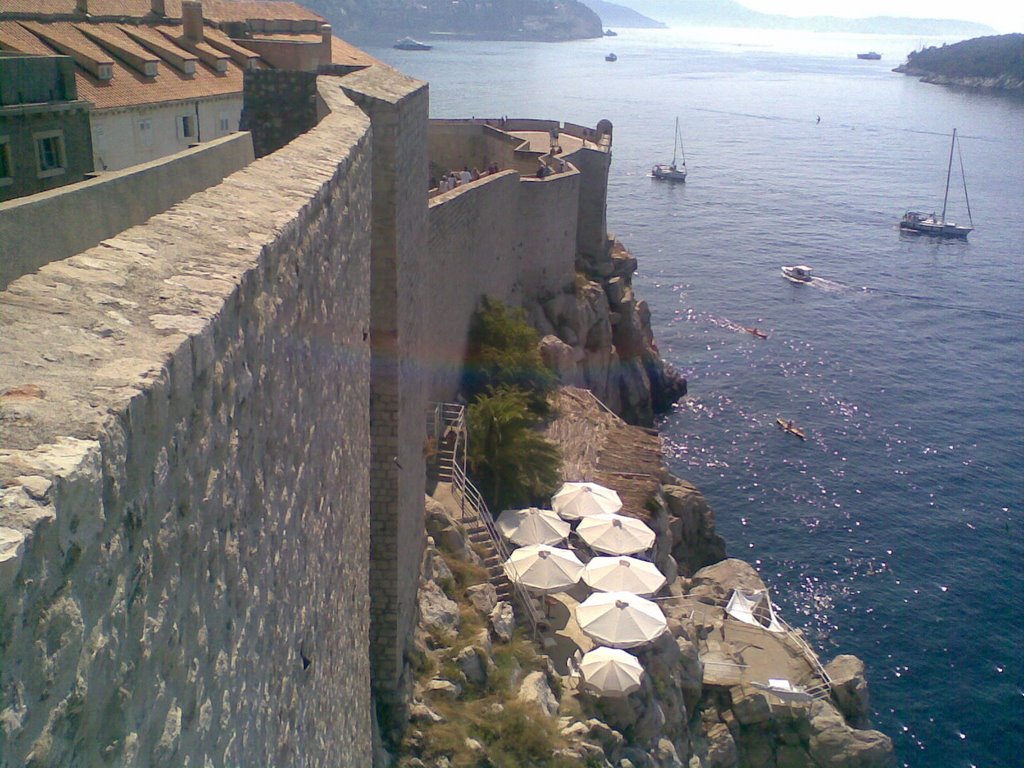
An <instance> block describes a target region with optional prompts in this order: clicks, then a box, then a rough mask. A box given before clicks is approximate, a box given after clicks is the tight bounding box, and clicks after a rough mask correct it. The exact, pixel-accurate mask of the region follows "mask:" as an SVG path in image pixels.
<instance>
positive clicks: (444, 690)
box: [423, 679, 462, 699]
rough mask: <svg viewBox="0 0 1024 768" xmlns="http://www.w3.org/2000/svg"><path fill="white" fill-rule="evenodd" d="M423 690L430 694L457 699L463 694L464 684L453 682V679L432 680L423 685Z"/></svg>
mask: <svg viewBox="0 0 1024 768" xmlns="http://www.w3.org/2000/svg"><path fill="white" fill-rule="evenodd" d="M423 691H424V692H425V693H429V694H436V695H438V696H444V697H446V698H449V699H457V698H459V696H461V695H462V686H461V685H458V684H457V683H453V682H452V681H451V680H441V679H437V680H430V681H428V682H427V683H426V684H425V685H424V686H423Z"/></svg>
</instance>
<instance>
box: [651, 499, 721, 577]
mask: <svg viewBox="0 0 1024 768" xmlns="http://www.w3.org/2000/svg"><path fill="white" fill-rule="evenodd" d="M662 492H663V494H664V496H665V501H666V503H667V505H668V514H669V530H670V531H671V533H672V547H673V548H672V555H673V557H675V559H676V561H677V562H678V563H679V565H680V567H681V568H682V569H683V572H684V573H687V574H691V573H693V572H694V571H696V570H698V569H699V568H702V567H704V566H706V565H709V564H711V563H716V562H718V561H719V560H721V559H722V558H724V557H725V540H724V539H722V537H721V536H719V535H718V533H717V531H716V530H715V514H714V512H712V510H711V508H710V507H709V506H708V503H707V500H706V499H705V498H704V494H702V493H701V492H700V491H699V490H697V488H695V487H694V486H693V485H691V484H690V483H687V482H685V481H681V480H679V481H677V482H676V484H674V485H665V486H664V487H663V488H662Z"/></svg>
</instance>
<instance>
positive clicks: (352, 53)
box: [331, 37, 385, 67]
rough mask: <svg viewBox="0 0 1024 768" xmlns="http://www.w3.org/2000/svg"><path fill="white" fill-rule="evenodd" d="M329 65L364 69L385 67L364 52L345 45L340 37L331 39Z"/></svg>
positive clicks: (347, 44) (348, 44)
mask: <svg viewBox="0 0 1024 768" xmlns="http://www.w3.org/2000/svg"><path fill="white" fill-rule="evenodd" d="M331 63H332V64H347V65H349V66H366V67H372V66H385V65H384V63H383V62H381V61H378V60H377V59H375V58H373V56H371V55H370V54H368V53H367V52H366V51H364V50H362V49H360V48H356V47H355V46H354V45H352V44H351V43H346V42H345V41H344V40H342V39H341V38H340V37H332V38H331Z"/></svg>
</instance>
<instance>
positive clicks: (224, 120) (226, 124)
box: [217, 112, 231, 133]
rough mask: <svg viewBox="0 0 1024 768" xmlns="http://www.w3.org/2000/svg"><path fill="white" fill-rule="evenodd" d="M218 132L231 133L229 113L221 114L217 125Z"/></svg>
mask: <svg viewBox="0 0 1024 768" xmlns="http://www.w3.org/2000/svg"><path fill="white" fill-rule="evenodd" d="M217 127H218V130H219V131H220V132H221V133H231V118H230V117H229V116H228V113H227V112H221V113H220V120H219V121H218V123H217Z"/></svg>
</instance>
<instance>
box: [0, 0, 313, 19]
mask: <svg viewBox="0 0 1024 768" xmlns="http://www.w3.org/2000/svg"><path fill="white" fill-rule="evenodd" d="M4 13H10V14H19V15H24V14H31V15H32V16H36V17H42V16H61V15H63V16H79V15H80V14H78V12H77V10H76V4H75V0H0V14H4ZM151 13H152V3H151V0H89V15H90V16H93V17H101V18H102V17H116V18H125V19H141V18H144V17H146V16H150V15H151ZM203 17H204V18H206V19H209V20H210V21H247V20H248V19H260V20H266V21H321V22H323V21H326V19H324V17H323V16H321V15H320V14H319V13H316V12H315V11H311V10H309V9H308V8H304V7H302V6H301V5H300V4H299V3H291V2H274V1H273V0H203ZM164 18H167V19H175V20H177V19H181V0H164Z"/></svg>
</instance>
